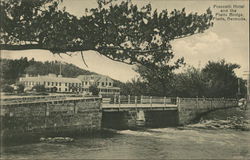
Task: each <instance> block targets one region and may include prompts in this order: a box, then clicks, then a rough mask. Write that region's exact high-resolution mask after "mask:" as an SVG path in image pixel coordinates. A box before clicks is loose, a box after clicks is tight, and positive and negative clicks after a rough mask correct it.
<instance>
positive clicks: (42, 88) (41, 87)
mask: <svg viewBox="0 0 250 160" xmlns="http://www.w3.org/2000/svg"><path fill="white" fill-rule="evenodd" d="M32 90H35V91H36V92H46V88H45V86H44V85H39V84H38V85H35V86H34V87H33V88H32Z"/></svg>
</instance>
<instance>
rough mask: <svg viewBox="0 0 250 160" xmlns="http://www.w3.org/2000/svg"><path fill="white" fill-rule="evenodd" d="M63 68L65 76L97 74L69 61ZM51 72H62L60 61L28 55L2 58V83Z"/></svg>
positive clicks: (0, 62) (0, 61)
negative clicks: (44, 59) (30, 57)
mask: <svg viewBox="0 0 250 160" xmlns="http://www.w3.org/2000/svg"><path fill="white" fill-rule="evenodd" d="M61 70H62V75H63V76H64V77H77V76H78V75H81V74H85V75H86V74H87V75H89V74H97V73H94V72H90V71H87V70H84V69H81V68H79V67H77V66H75V65H73V64H68V63H62V64H61ZM49 73H54V74H59V73H60V62H59V61H46V62H39V61H35V60H34V59H31V60H28V59H27V57H24V58H20V59H16V60H10V59H0V76H1V81H0V85H3V84H13V83H15V82H16V81H17V80H18V78H19V77H20V76H23V75H24V74H30V75H34V76H36V75H38V74H39V75H47V74H49Z"/></svg>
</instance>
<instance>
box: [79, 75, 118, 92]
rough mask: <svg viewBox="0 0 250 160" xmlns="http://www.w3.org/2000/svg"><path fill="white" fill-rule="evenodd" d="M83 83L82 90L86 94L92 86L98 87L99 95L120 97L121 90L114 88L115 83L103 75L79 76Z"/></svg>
mask: <svg viewBox="0 0 250 160" xmlns="http://www.w3.org/2000/svg"><path fill="white" fill-rule="evenodd" d="M77 78H78V79H80V80H81V82H82V88H83V92H84V93H88V92H89V87H90V86H91V85H95V86H97V88H98V89H99V94H101V95H119V94H120V88H119V87H114V81H113V80H112V79H111V78H110V77H108V76H103V75H93V74H92V75H79V76H78V77H77Z"/></svg>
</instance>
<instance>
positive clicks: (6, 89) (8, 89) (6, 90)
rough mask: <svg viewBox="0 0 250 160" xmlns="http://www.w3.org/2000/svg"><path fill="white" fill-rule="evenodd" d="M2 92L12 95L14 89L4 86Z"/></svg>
mask: <svg viewBox="0 0 250 160" xmlns="http://www.w3.org/2000/svg"><path fill="white" fill-rule="evenodd" d="M2 91H3V92H9V93H12V92H13V91H14V88H13V87H11V86H10V85H4V86H3V88H2Z"/></svg>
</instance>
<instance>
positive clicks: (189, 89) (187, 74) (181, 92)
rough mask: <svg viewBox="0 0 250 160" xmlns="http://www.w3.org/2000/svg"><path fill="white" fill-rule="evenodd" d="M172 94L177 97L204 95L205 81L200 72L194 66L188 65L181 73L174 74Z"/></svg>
mask: <svg viewBox="0 0 250 160" xmlns="http://www.w3.org/2000/svg"><path fill="white" fill-rule="evenodd" d="M173 85H174V91H173V93H174V95H175V96H179V97H203V96H205V90H206V83H205V78H204V76H203V74H202V72H201V71H200V70H199V69H196V68H194V67H188V68H187V69H186V70H185V71H184V72H183V73H179V74H176V75H175V76H174V81H173Z"/></svg>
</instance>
